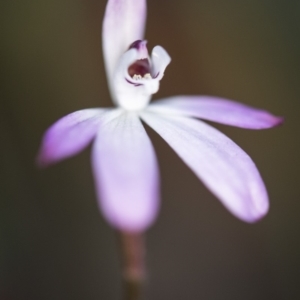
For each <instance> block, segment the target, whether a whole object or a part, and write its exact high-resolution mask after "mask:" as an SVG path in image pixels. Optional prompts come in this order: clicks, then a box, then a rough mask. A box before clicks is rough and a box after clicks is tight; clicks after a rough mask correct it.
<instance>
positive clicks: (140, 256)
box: [119, 232, 145, 300]
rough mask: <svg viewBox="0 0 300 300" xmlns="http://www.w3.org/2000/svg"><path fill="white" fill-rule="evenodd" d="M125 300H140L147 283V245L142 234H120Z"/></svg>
mask: <svg viewBox="0 0 300 300" xmlns="http://www.w3.org/2000/svg"><path fill="white" fill-rule="evenodd" d="M119 235H120V242H121V255H122V273H123V274H122V275H123V284H124V293H125V297H124V299H125V300H140V299H141V297H142V291H143V286H144V281H145V244H144V236H143V234H142V233H129V232H120V233H119Z"/></svg>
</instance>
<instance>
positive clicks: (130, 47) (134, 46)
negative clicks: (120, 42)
mask: <svg viewBox="0 0 300 300" xmlns="http://www.w3.org/2000/svg"><path fill="white" fill-rule="evenodd" d="M142 42H143V41H142V40H137V41H135V42H133V43H132V44H131V45H130V46H129V48H128V50H129V49H133V48H134V49H137V50H139V48H140V44H141V43H142Z"/></svg>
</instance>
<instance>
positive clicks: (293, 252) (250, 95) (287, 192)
mask: <svg viewBox="0 0 300 300" xmlns="http://www.w3.org/2000/svg"><path fill="white" fill-rule="evenodd" d="M105 4H106V1H104V0H101V1H100V0H52V1H45V0H30V1H24V0H14V1H11V0H1V2H0V31H1V36H0V38H1V39H0V40H1V42H0V43H1V48H0V59H1V66H0V70H1V71H0V72H1V88H0V299H1V300H18V299H20V300H21V299H22V300H23V299H31V300H40V299H44V300H48V299H49V300H50V299H51V300H53V299H58V300H60V299H64V300H66V299H72V300H77V299H89V300H94V299H95V300H96V299H121V281H120V274H119V258H118V251H117V249H116V239H115V234H114V231H113V230H112V229H111V228H110V227H109V226H108V225H107V224H106V222H105V221H104V220H103V218H102V216H101V215H100V214H99V211H98V208H97V204H96V197H95V192H94V186H93V178H92V174H91V168H90V148H89V149H87V150H85V151H84V152H83V153H81V154H80V155H77V156H76V157H74V158H71V159H68V160H66V161H64V162H62V163H60V164H57V165H55V166H53V167H50V168H49V169H45V170H39V169H37V168H36V166H35V164H34V160H35V155H36V153H37V150H38V147H39V143H40V140H41V137H42V134H43V132H44V131H45V129H46V128H47V127H48V126H49V125H50V124H52V123H53V122H54V121H55V120H57V119H58V118H60V117H62V116H64V115H65V114H68V113H70V112H73V111H76V110H79V109H82V108H87V107H97V106H110V105H111V101H110V96H109V93H108V88H107V83H106V77H105V72H104V65H103V59H102V49H101V25H102V17H103V13H104V8H105ZM299 20H300V2H299V1H296V0H285V1H283V0H226V1H224V0H184V1H180V0H163V1H161V0H149V1H148V22H147V34H146V38H147V40H148V41H149V46H150V48H152V47H153V46H155V45H157V44H160V45H162V46H163V47H165V48H166V49H167V50H168V52H169V53H170V55H171V56H172V59H173V60H172V63H171V65H170V66H169V67H168V69H167V71H166V74H165V77H164V79H163V81H162V84H161V89H160V91H159V93H158V94H157V95H155V97H154V98H155V99H157V98H160V97H164V96H171V95H176V94H209V95H218V96H221V97H225V98H229V99H236V100H239V101H240V102H242V103H246V104H249V105H252V106H257V107H261V108H264V109H267V110H270V111H271V112H273V113H274V114H278V115H283V116H285V118H286V122H285V124H284V125H283V126H281V127H279V128H276V129H272V130H265V131H250V130H243V129H237V128H231V127H226V126H220V125H216V126H217V128H219V129H220V130H222V131H223V132H225V133H226V134H227V135H228V136H230V137H231V138H232V139H233V140H234V141H236V142H237V143H238V144H239V145H240V146H241V147H242V148H243V149H245V150H246V152H248V153H249V154H250V155H251V157H252V158H253V159H254V161H255V162H256V163H257V165H258V167H259V169H260V171H261V174H262V176H263V178H264V180H265V183H266V185H267V188H268V191H269V195H270V201H271V210H270V213H269V214H268V216H267V217H266V218H265V219H263V220H262V221H261V222H259V223H257V224H255V225H249V224H245V223H242V222H241V221H239V220H237V219H235V218H234V217H233V216H232V215H230V214H229V213H228V212H227V211H226V210H225V209H224V208H223V206H222V205H221V204H220V203H219V201H218V200H217V199H215V197H214V196H213V195H212V194H210V193H209V192H208V191H207V190H206V189H205V188H204V186H203V185H202V183H200V182H199V181H198V180H197V178H196V177H195V176H194V175H193V174H192V172H191V171H190V170H189V169H188V168H187V167H186V166H185V165H184V164H183V163H182V162H181V161H180V160H179V158H178V157H177V156H176V155H175V154H174V153H173V152H172V150H171V149H170V148H169V147H168V146H167V145H166V144H165V143H164V142H163V141H162V140H161V139H160V138H159V137H158V136H157V135H156V134H155V133H154V132H152V131H151V130H148V131H149V134H150V136H151V139H152V140H153V143H154V145H155V149H156V150H157V155H158V159H159V163H160V169H161V182H162V190H161V194H162V209H161V213H160V215H159V218H158V220H157V222H156V224H155V225H154V226H153V227H152V228H151V229H150V230H149V232H148V234H147V245H148V255H147V263H148V268H149V280H148V285H147V291H146V299H149V300H150V299H155V300H167V299H172V300H182V299H205V300H218V299H220V300H221V299H222V300H226V299H228V300H229V299H243V300H250V299H251V300H252V299H256V300H260V299H261V300H262V299H264V300H266V299H272V300H282V299H285V300H291V299H300V234H299V231H300V218H299V214H300V182H299V154H300V144H299V109H300V99H299V94H300V93H299V92H300V85H299V79H300V76H299V62H300V60H299V53H300V41H299V36H300V30H299V29H300V21H299Z"/></svg>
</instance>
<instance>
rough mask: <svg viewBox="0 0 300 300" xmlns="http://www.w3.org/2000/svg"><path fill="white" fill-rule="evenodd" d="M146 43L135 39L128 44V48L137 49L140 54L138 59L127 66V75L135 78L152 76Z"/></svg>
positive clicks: (149, 77)
mask: <svg viewBox="0 0 300 300" xmlns="http://www.w3.org/2000/svg"><path fill="white" fill-rule="evenodd" d="M146 44H147V42H146V41H142V40H137V41H135V42H133V43H132V44H131V45H130V46H129V49H132V48H135V49H137V50H138V51H139V55H140V59H138V60H137V61H136V62H134V63H133V64H132V65H130V66H129V68H128V74H129V76H130V77H131V78H133V79H135V80H138V79H143V78H144V79H151V78H152V76H151V67H150V62H149V58H148V50H147V47H146Z"/></svg>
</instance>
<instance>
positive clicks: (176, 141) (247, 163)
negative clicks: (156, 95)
mask: <svg viewBox="0 0 300 300" xmlns="http://www.w3.org/2000/svg"><path fill="white" fill-rule="evenodd" d="M141 116H142V118H143V120H144V121H145V122H146V123H147V124H148V125H149V126H151V127H152V128H153V129H154V130H155V131H156V132H157V133H158V134H159V135H161V136H162V138H163V139H164V140H165V141H166V142H167V143H168V144H169V145H170V146H171V147H172V148H173V149H174V151H175V152H176V153H177V154H178V155H179V156H180V157H181V159H182V160H183V161H184V162H185V163H186V164H187V165H188V166H189V167H190V168H191V169H192V170H193V171H194V173H195V174H196V175H197V176H198V177H199V178H200V179H201V180H202V181H203V182H204V184H205V185H206V186H207V187H208V188H209V189H210V190H211V192H212V193H213V194H215V196H216V197H217V198H219V199H220V200H221V202H222V203H223V204H224V205H225V207H227V209H228V210H229V211H231V213H233V214H234V215H235V216H237V217H238V218H240V219H242V220H244V221H246V222H254V221H257V220H258V219H260V218H262V217H263V216H264V215H265V214H266V213H267V211H268V207H269V202H268V195H267V192H266V189H265V185H264V183H263V181H262V179H261V176H260V174H259V172H258V170H257V168H256V166H255V164H254V163H253V161H252V160H251V158H250V157H249V156H248V155H247V154H246V153H245V152H244V151H243V150H242V149H241V148H240V147H238V146H237V145H236V144H235V143H234V142H233V141H232V140H230V139H229V138H228V137H226V136H225V135H224V134H222V133H221V132H219V131H218V130H216V129H214V128H213V127H211V126H209V125H207V124H205V123H204V122H201V121H197V120H194V119H190V118H186V117H180V116H167V115H156V114H153V113H150V112H144V113H142V114H141Z"/></svg>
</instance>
